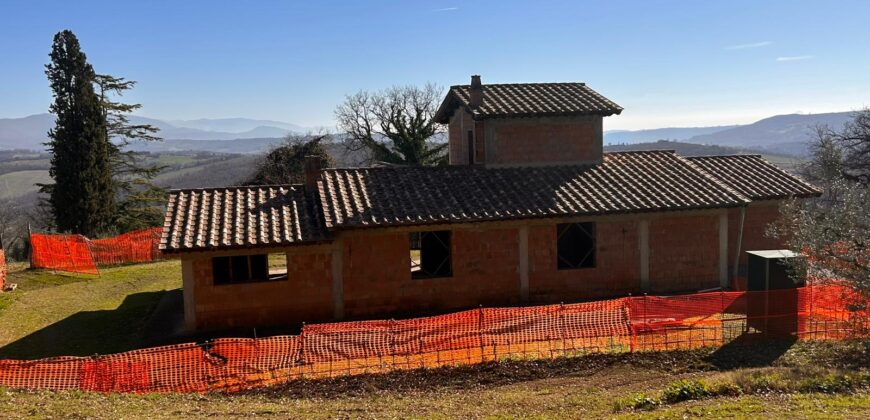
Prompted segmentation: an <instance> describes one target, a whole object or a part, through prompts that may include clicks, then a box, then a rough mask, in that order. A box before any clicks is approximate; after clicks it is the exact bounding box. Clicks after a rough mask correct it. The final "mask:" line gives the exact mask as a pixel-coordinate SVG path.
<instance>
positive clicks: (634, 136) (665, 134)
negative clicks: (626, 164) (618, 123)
mask: <svg viewBox="0 0 870 420" xmlns="http://www.w3.org/2000/svg"><path fill="white" fill-rule="evenodd" d="M734 127H739V126H737V125H723V126H715V127H668V128H653V129H649V130H613V131H605V132H604V144H632V143H644V142H650V141H656V140H686V139H689V138H692V137H694V136H699V135H703V134H710V133H715V132H717V131H722V130H727V129H729V128H734Z"/></svg>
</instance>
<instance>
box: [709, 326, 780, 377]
mask: <svg viewBox="0 0 870 420" xmlns="http://www.w3.org/2000/svg"><path fill="white" fill-rule="evenodd" d="M795 343H797V338H796V337H791V338H779V339H765V338H764V337H763V336H762V334H743V335H741V336H739V337H737V338H735V339H733V340H731V341H729V342H727V343H725V344H724V345H723V346H721V347H719V348H717V349H716V350H715V351H713V352H712V353H710V355H708V356H707V357H706V358H705V360H706V361H707V362H708V363H710V364H711V365H713V366H715V367H717V368H719V369H737V368H751V367H763V366H770V365H772V364H773V363H774V362H776V361H777V360H779V359H780V358H781V357H782V356H783V355H784V354H786V353H788V351H789V350H791V348H792V347H793V346H794V345H795Z"/></svg>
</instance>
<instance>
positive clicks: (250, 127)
mask: <svg viewBox="0 0 870 420" xmlns="http://www.w3.org/2000/svg"><path fill="white" fill-rule="evenodd" d="M130 122H131V123H133V124H150V125H153V126H155V127H157V128H159V129H160V132H159V133H158V135H159V136H160V137H162V138H164V139H167V140H235V139H249V138H270V137H278V138H280V137H284V136H286V135H287V134H289V133H305V132H307V131H311V130H312V129H311V128H308V127H303V126H301V125H296V124H291V123H285V122H281V121H272V120H257V119H251V118H216V119H196V120H160V119H156V118H148V117H141V116H135V115H134V116H131V117H130ZM53 126H54V116H53V115H51V114H48V113H44V114H34V115H29V116H26V117H22V118H0V149H5V150H9V149H26V150H42V149H43V146H42V143H44V142H46V141H47V139H48V137H47V133H48V130H49V129H51V128H52V127H53Z"/></svg>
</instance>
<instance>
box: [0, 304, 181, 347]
mask: <svg viewBox="0 0 870 420" xmlns="http://www.w3.org/2000/svg"><path fill="white" fill-rule="evenodd" d="M170 293H180V290H170V291H156V292H142V293H134V294H132V295H129V296H127V297H126V298H125V299H124V301H123V302H122V303H121V305H120V306H118V307H117V308H115V309H110V310H102V311H86V312H78V313H76V314H74V315H71V316H69V317H67V318H65V319H63V320H61V321H58V322H55V323H54V324H51V325H49V326H47V327H45V328H42V329H40V330H38V331H35V332H33V333H31V334H29V335H27V336H25V337H22V338H20V339H18V340H16V341H13V342H11V343H9V344H7V345H5V346H3V347H2V348H0V358H9V359H39V358H43V357H51V356H89V355H93V354H97V353H99V354H108V353H117V352H122V351H127V350H133V349H136V348H139V346H140V345H141V344H142V341H143V340H142V337H143V334H144V331H145V329H146V327H149V329H150V328H151V327H150V325H149V324H150V323H149V320H150V319H151V317H152V314H153V312H154V310H155V308H156V307H157V305H158V302H160V301H161V299H162V298H163V297H164V296H166V295H167V294H170ZM167 332H168V333H171V331H167Z"/></svg>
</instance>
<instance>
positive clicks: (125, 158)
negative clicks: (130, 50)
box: [96, 74, 166, 232]
mask: <svg viewBox="0 0 870 420" xmlns="http://www.w3.org/2000/svg"><path fill="white" fill-rule="evenodd" d="M135 85H136V82H135V81H133V80H126V79H124V78H123V77H115V76H111V75H106V74H98V75H96V87H97V88H98V89H99V97H100V104H101V106H102V108H103V114H104V115H105V117H106V132H107V136H108V138H109V140H110V143H109V155H110V157H111V165H112V179H113V181H114V183H115V184H114V187H113V188H114V191H115V197H116V199H117V200H118V211H117V214H116V216H115V228H116V230H117V231H119V232H128V231H131V230H136V229H142V228H147V227H151V226H159V225H161V224H162V222H163V204H164V201H165V198H166V190H165V189H164V188H161V187H159V186H157V185H155V184H154V177H155V176H157V175H158V174H159V173H160V171H161V170H162V169H163V167H161V166H158V165H155V164H148V163H146V162H145V161H144V159H143V154H142V153H140V152H135V151H132V150H128V149H126V147H127V146H128V145H130V143H132V142H134V141H160V140H161V139H160V137H157V132H158V131H159V128H157V127H155V126H153V125H150V124H136V123H133V122H131V121H130V119H129V117H128V114H130V113H132V112H133V111H135V110H137V109H139V108H141V107H142V105H140V104H129V103H124V102H121V101H120V100H119V99H118V98H119V97H121V96H123V95H124V92H126V91H127V90H129V89H132V88H133V86H135Z"/></svg>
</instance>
